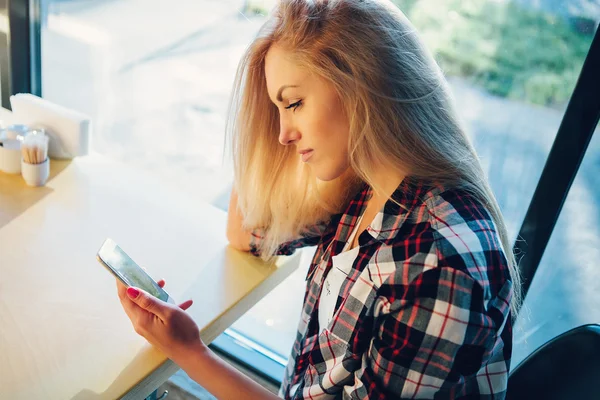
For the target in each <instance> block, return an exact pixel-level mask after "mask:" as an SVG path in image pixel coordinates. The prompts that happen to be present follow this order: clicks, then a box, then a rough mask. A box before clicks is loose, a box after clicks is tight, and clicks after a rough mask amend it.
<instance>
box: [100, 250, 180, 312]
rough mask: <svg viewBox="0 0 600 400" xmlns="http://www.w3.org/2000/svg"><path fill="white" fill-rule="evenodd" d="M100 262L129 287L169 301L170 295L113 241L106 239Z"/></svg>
mask: <svg viewBox="0 0 600 400" xmlns="http://www.w3.org/2000/svg"><path fill="white" fill-rule="evenodd" d="M98 258H99V259H100V261H101V262H102V263H103V264H104V265H105V266H107V267H108V268H110V269H111V270H112V272H113V273H114V274H115V275H116V276H117V278H119V279H120V280H121V281H122V282H123V283H125V284H126V285H127V286H135V287H138V288H140V289H144V290H145V291H146V292H148V293H150V294H151V295H152V296H154V297H156V298H158V299H160V300H162V301H168V300H169V295H168V294H167V292H165V291H164V290H163V289H162V288H161V287H160V286H158V283H156V282H155V281H154V279H152V278H151V277H150V276H149V275H148V274H147V273H146V271H144V270H143V269H142V268H141V267H140V266H139V265H137V264H136V263H135V261H133V260H132V259H131V257H129V256H128V255H127V253H125V252H124V251H123V250H122V249H121V248H120V247H119V246H118V245H117V244H116V243H115V242H114V241H113V240H112V239H106V241H105V242H104V244H103V245H102V247H101V248H100V250H99V251H98Z"/></svg>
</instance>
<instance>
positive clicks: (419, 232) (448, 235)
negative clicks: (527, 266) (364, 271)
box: [374, 187, 510, 295]
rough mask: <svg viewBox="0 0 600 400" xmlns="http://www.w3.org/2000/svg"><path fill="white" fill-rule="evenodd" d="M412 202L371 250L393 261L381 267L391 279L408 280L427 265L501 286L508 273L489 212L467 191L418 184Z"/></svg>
mask: <svg viewBox="0 0 600 400" xmlns="http://www.w3.org/2000/svg"><path fill="white" fill-rule="evenodd" d="M412 205H413V206H412V207H411V208H410V209H408V210H407V215H406V216H405V217H404V218H403V223H402V225H401V226H400V227H399V228H398V233H397V235H396V236H395V237H394V238H393V240H390V241H388V242H387V243H386V244H385V245H384V246H382V247H381V248H380V249H379V251H378V252H376V254H374V257H377V259H385V260H386V261H388V263H389V264H388V265H389V266H390V267H392V265H390V264H393V268H394V271H390V270H388V271H387V272H388V273H390V274H391V275H392V276H389V278H391V279H392V280H393V282H394V284H398V283H401V284H403V285H408V284H410V282H411V281H413V280H414V279H416V278H417V277H420V276H422V274H423V273H426V272H427V271H429V270H433V269H438V270H439V269H448V270H449V271H448V272H452V273H457V274H459V275H461V276H464V278H465V279H468V280H469V281H472V283H473V284H475V285H479V286H481V287H482V288H485V289H484V291H487V290H486V289H488V288H487V287H488V286H489V285H490V283H491V282H496V283H499V284H500V286H502V285H503V284H504V283H505V282H506V280H509V279H510V278H509V271H508V262H507V259H506V256H505V253H504V249H503V247H502V244H501V241H500V237H499V235H498V232H497V229H496V226H495V224H494V221H493V219H492V217H491V214H490V213H489V212H488V210H487V208H486V207H485V206H484V205H483V204H482V202H480V201H479V200H477V199H476V198H475V197H474V196H473V195H471V194H469V193H467V192H466V191H464V190H461V189H445V188H441V187H430V188H426V189H423V190H420V191H419V196H418V199H416V200H415V201H414V202H413V203H412ZM439 272H440V271H438V272H437V273H439ZM432 273H433V274H437V273H436V272H432ZM380 282H381V284H383V283H384V282H383V280H381V281H380ZM390 283H391V282H390ZM488 295H489V293H488Z"/></svg>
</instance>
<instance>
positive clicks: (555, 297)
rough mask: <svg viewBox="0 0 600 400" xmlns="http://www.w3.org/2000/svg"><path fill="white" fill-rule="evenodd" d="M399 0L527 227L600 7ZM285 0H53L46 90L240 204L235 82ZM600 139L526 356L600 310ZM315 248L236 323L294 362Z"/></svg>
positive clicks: (546, 265)
mask: <svg viewBox="0 0 600 400" xmlns="http://www.w3.org/2000/svg"><path fill="white" fill-rule="evenodd" d="M395 3H396V4H398V5H399V6H400V8H401V9H402V10H403V11H404V12H405V14H406V15H407V16H408V17H409V19H411V20H412V21H413V23H414V25H415V26H416V28H417V29H418V30H419V31H420V32H421V34H422V36H423V38H424V40H425V42H426V43H427V45H428V46H429V48H430V49H431V50H432V51H433V53H434V55H435V57H436V59H437V60H438V62H439V63H440V65H441V67H442V69H443V70H444V72H445V73H446V75H447V77H448V80H449V83H450V85H451V89H452V92H453V94H454V97H455V100H456V103H457V110H458V112H459V114H460V117H461V118H462V119H463V121H464V123H465V126H466V128H467V130H468V134H469V135H470V136H471V137H472V139H473V142H474V145H475V147H476V149H477V151H478V153H479V155H480V157H481V160H482V163H483V165H484V167H485V170H486V173H487V174H488V175H489V180H490V183H491V186H492V189H493V191H494V192H495V194H496V196H497V198H498V200H499V203H500V207H501V209H502V211H503V213H504V215H505V218H506V221H507V224H508V227H509V233H510V235H511V237H512V238H513V239H515V238H516V237H517V233H518V231H519V228H520V226H521V223H522V221H523V218H524V216H525V213H526V211H527V207H528V205H529V203H530V201H531V197H532V195H533V192H534V189H535V187H536V184H537V181H538V179H539V176H540V174H541V171H542V168H543V166H544V163H545V161H546V157H547V155H548V152H549V150H550V147H551V146H552V143H553V141H554V137H555V134H556V131H557V129H558V127H559V124H560V122H561V119H562V116H563V113H564V111H565V108H566V104H567V102H568V100H569V97H570V94H571V93H572V91H573V88H574V86H575V83H576V80H577V77H578V75H579V72H580V70H581V66H582V64H583V60H584V58H585V56H586V54H587V51H588V49H589V46H590V43H591V41H592V37H593V34H594V31H595V27H596V26H597V23H598V21H600V5H598V4H597V3H593V2H583V1H577V0H569V1H564V2H562V3H561V7H558V8H552V7H551V4H553V3H554V2H539V1H533V0H513V1H509V0H488V1H481V0H448V1H439V0H395ZM273 4H274V0H262V1H259V0H255V1H252V0H245V1H241V0H238V1H234V0H221V1H210V0H185V1H182V2H178V3H177V6H174V5H172V4H171V3H169V2H165V1H159V0H143V1H142V0H121V1H114V2H113V1H94V0H78V1H64V0H63V1H61V0H45V1H42V18H41V20H42V48H41V54H42V77H43V81H42V83H43V86H42V93H43V96H44V97H45V98H47V99H49V100H51V101H54V102H56V103H59V104H62V105H65V106H67V107H71V108H74V109H77V110H79V111H82V112H85V113H87V114H89V115H90V116H91V117H92V119H93V121H94V122H95V125H94V136H93V138H94V141H93V150H94V151H97V152H99V153H102V154H104V155H106V156H109V157H113V158H115V159H118V160H121V161H123V162H125V163H128V164H130V165H132V166H134V167H138V168H143V169H145V170H146V171H148V172H149V173H151V174H154V175H155V176H156V177H157V182H161V185H169V186H170V187H172V188H173V189H174V190H180V191H183V192H186V193H187V194H189V195H190V196H194V197H195V198H197V199H199V200H201V201H207V202H211V203H213V204H215V205H217V206H218V207H221V208H223V209H225V208H226V207H227V203H228V193H229V190H230V183H231V178H232V170H231V165H230V163H229V162H228V160H225V163H223V150H224V146H223V144H224V127H225V116H226V111H227V104H228V98H229V93H230V89H231V86H232V82H233V77H234V73H235V69H236V66H237V63H238V61H239V59H240V57H241V55H242V52H243V51H244V49H245V47H246V46H247V45H248V43H249V42H250V40H251V39H252V38H253V36H254V34H255V33H256V32H257V31H258V29H259V27H260V25H261V24H262V23H263V22H264V21H265V16H264V15H265V14H267V13H268V10H269V9H270V8H271V6H272V5H273ZM546 5H547V6H546ZM584 6H585V7H584ZM599 145H600V139H599V138H598V135H596V136H595V142H594V143H593V145H592V146H591V148H590V150H589V151H588V155H587V158H586V163H585V165H584V166H583V167H582V171H581V172H580V174H579V176H578V178H577V182H576V184H575V185H574V186H573V190H572V191H571V194H570V196H569V200H568V201H567V205H566V207H565V210H564V211H563V214H562V216H561V219H560V223H559V226H558V227H557V233H555V235H554V236H553V237H552V243H551V245H550V246H549V250H548V252H547V254H546V256H545V257H544V260H543V266H542V267H541V268H540V272H539V276H538V277H536V280H535V281H534V285H533V286H532V290H531V293H530V296H529V298H528V301H527V302H526V304H527V305H528V306H529V308H530V309H531V320H529V321H527V320H524V319H523V318H521V319H520V320H519V323H518V328H519V329H522V332H523V333H522V334H521V333H519V334H517V335H516V337H518V338H519V339H517V340H520V341H521V342H517V346H516V348H517V349H515V351H516V353H517V355H516V356H515V358H516V359H519V358H523V357H524V356H526V355H527V353H528V352H530V351H531V350H533V349H534V348H535V347H537V345H539V344H541V343H542V341H545V340H547V339H549V338H550V337H551V336H553V335H555V334H556V333H560V332H562V331H564V330H565V329H568V328H569V327H571V326H574V324H579V323H582V321H583V322H591V321H596V322H598V321H599V319H600V318H599V317H600V315H599V313H600V311H599V310H598V308H595V309H592V311H590V312H588V311H589V310H590V309H591V308H592V304H593V303H592V300H593V299H597V298H598V296H597V292H598V285H597V283H594V282H597V281H598V272H597V271H594V270H593V269H592V261H591V260H597V259H598V258H599V257H598V256H600V254H597V252H598V250H597V249H598V247H599V246H598V237H599V236H598V225H599V224H600V217H599V215H600V211H599V206H600V197H599V195H598V187H600V182H599V181H598V179H597V176H600V174H599V171H598V167H599V165H600V161H599V158H598V157H599V156H598V154H600V153H599V147H600V146H599ZM594 149H595V150H594ZM164 182H168V183H164ZM313 251H314V249H305V250H303V262H302V265H303V267H301V268H300V269H299V270H298V271H297V272H296V273H294V274H293V275H292V276H291V277H290V278H288V279H287V280H286V281H285V282H284V283H283V284H282V285H281V286H280V287H279V288H277V289H276V290H274V291H273V292H272V293H271V294H269V295H268V296H267V297H266V298H265V299H263V300H262V301H261V302H259V303H258V304H257V305H256V306H255V307H254V308H253V309H252V310H251V311H250V312H249V313H247V315H245V316H244V317H243V318H242V319H240V321H238V322H237V323H236V324H234V326H233V329H234V330H235V331H237V332H238V333H241V334H243V335H245V336H247V337H248V338H250V339H252V340H255V341H256V342H258V343H259V344H261V345H262V346H264V347H265V348H267V349H269V350H270V351H271V352H273V353H274V354H275V358H277V359H278V360H279V361H281V362H284V360H285V358H286V357H287V355H288V353H289V351H290V348H291V345H292V342H293V340H294V338H295V335H296V326H297V320H298V318H299V315H300V307H301V302H302V298H303V293H304V274H305V271H306V267H307V265H308V261H309V260H310V258H311V256H312V252H313ZM560 256H562V258H561V257H560ZM561 260H562V261H561ZM582 287H585V288H584V289H582ZM559 296H561V297H560V298H559ZM569 296H570V297H569ZM596 304H598V301H596ZM522 343H525V344H526V346H525V347H523V346H521V344H522ZM520 346H521V347H520Z"/></svg>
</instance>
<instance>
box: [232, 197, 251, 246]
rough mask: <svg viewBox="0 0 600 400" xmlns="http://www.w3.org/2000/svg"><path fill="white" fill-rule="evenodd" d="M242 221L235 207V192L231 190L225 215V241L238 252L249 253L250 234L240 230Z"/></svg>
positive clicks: (236, 206)
mask: <svg viewBox="0 0 600 400" xmlns="http://www.w3.org/2000/svg"><path fill="white" fill-rule="evenodd" d="M242 220H243V218H242V214H241V213H240V211H239V210H238V205H237V192H236V191H235V189H232V190H231V197H230V198H229V209H228V214H227V240H228V241H229V244H230V245H231V246H233V247H234V248H236V249H238V250H242V251H250V243H251V241H252V234H251V232H248V231H245V230H244V229H242Z"/></svg>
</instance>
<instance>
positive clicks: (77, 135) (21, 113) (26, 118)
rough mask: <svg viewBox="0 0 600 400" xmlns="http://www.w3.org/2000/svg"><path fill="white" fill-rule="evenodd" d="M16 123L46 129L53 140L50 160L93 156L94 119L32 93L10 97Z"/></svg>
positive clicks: (50, 146) (49, 154)
mask: <svg viewBox="0 0 600 400" xmlns="http://www.w3.org/2000/svg"><path fill="white" fill-rule="evenodd" d="M10 104H11V107H12V111H13V117H14V120H16V121H19V123H21V124H25V125H29V126H30V127H32V128H44V129H45V130H46V133H47V134H48V136H49V138H50V141H49V143H48V156H49V157H50V158H63V159H64V158H66V159H70V158H74V157H77V156H84V155H87V154H88V153H89V146H90V135H91V133H90V130H91V124H90V118H89V117H87V116H86V115H85V114H82V113H79V112H77V111H74V110H71V109H68V108H66V107H63V106H59V105H58V104H54V103H52V102H50V101H48V100H45V99H42V98H40V97H38V96H34V95H32V94H29V93H19V94H16V95H14V96H10Z"/></svg>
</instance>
